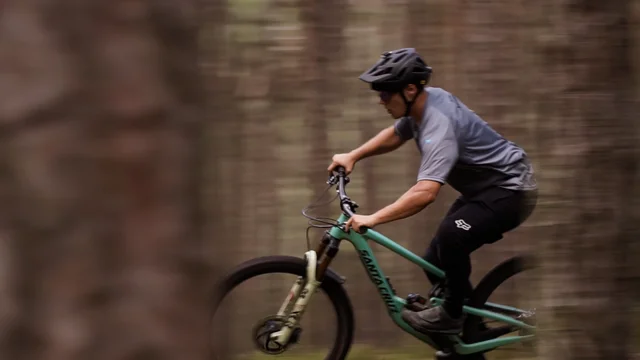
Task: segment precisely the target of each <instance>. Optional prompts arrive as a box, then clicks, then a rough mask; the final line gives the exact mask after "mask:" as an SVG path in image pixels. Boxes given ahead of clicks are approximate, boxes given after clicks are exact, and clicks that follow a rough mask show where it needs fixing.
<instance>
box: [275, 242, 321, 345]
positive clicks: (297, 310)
mask: <svg viewBox="0 0 640 360" xmlns="http://www.w3.org/2000/svg"><path fill="white" fill-rule="evenodd" d="M305 260H306V261H307V276H306V280H307V283H306V284H305V286H304V288H303V287H302V283H303V282H304V278H302V277H299V278H298V280H296V282H295V284H293V287H292V288H291V291H290V292H289V295H287V298H286V299H285V301H284V303H283V304H282V306H281V307H280V311H279V312H278V316H282V317H286V319H287V320H286V322H285V324H284V327H283V328H282V329H281V330H280V331H276V332H274V333H273V334H271V336H270V337H271V338H272V339H273V340H274V341H275V342H277V343H278V344H280V345H285V344H287V343H288V342H289V338H290V337H291V334H292V332H293V330H294V329H295V328H296V326H297V325H298V323H299V322H300V319H301V318H302V314H303V313H304V309H305V308H306V307H307V304H309V301H310V300H311V295H313V294H314V293H315V291H316V289H318V287H319V286H320V284H321V282H320V281H318V280H316V268H317V265H318V258H317V256H316V252H315V251H314V250H309V251H307V252H306V253H305ZM291 301H295V304H294V305H293V309H292V311H291V312H289V313H287V312H286V310H287V308H289V305H290V303H291Z"/></svg>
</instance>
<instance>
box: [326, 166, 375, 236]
mask: <svg viewBox="0 0 640 360" xmlns="http://www.w3.org/2000/svg"><path fill="white" fill-rule="evenodd" d="M348 183H349V177H348V176H347V174H346V171H345V169H344V167H342V166H338V167H336V169H335V170H334V171H333V174H332V175H330V176H329V180H327V184H329V185H336V184H337V185H338V197H339V198H340V208H341V209H342V211H344V213H345V214H347V215H349V217H352V216H353V215H354V214H355V209H356V208H358V204H356V202H355V201H353V200H351V199H350V198H349V196H348V195H347V193H346V190H345V187H346V186H347V184H348ZM361 230H364V231H366V230H367V228H366V227H361Z"/></svg>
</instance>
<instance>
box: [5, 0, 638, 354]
mask: <svg viewBox="0 0 640 360" xmlns="http://www.w3.org/2000/svg"><path fill="white" fill-rule="evenodd" d="M0 6H1V10H0V194H1V198H0V200H1V201H0V209H1V215H2V216H0V359H7V360H18V359H30V360H31V359H33V360H40V359H47V360H79V359H83V360H84V359H96V360H102V359H105V360H116V359H118V360H119V359H123V360H125V359H126V360H150V359H161V360H165V359H166V360H169V359H181V360H182V359H204V358H206V344H207V341H208V339H207V336H208V332H207V320H208V315H209V307H208V299H209V296H210V292H211V290H212V284H213V281H214V280H215V279H217V278H218V277H219V276H220V275H222V274H224V273H225V272H226V271H228V270H229V269H230V268H231V267H232V266H235V265H237V264H239V263H240V262H242V261H245V260H247V259H250V258H252V257H256V256H264V255H273V254H284V255H294V256H302V254H303V252H304V251H306V249H307V244H306V237H305V231H306V228H307V219H305V218H304V217H303V216H302V215H301V213H300V211H301V209H302V208H303V207H305V206H306V205H308V204H309V203H311V202H312V201H313V200H314V199H316V198H317V197H318V196H320V195H321V193H322V191H323V190H324V189H325V188H326V184H325V181H326V178H327V173H326V168H327V166H328V164H329V163H330V160H331V156H332V155H333V154H334V153H337V152H344V151H349V150H351V149H353V148H354V147H356V146H358V145H360V144H361V143H362V142H363V141H365V140H367V139H368V138H369V137H371V136H373V135H375V134H376V133H377V132H378V131H380V130H381V129H382V128H384V127H386V126H388V125H390V124H391V123H392V121H393V120H392V119H391V118H389V116H388V114H387V113H386V112H385V111H383V110H382V109H381V108H380V107H379V106H378V105H377V99H376V97H375V94H374V93H372V92H371V91H369V89H368V88H367V86H366V84H364V83H362V82H360V81H359V80H358V79H357V77H358V75H359V74H360V73H361V72H362V71H364V70H366V69H367V68H368V67H369V66H370V65H371V64H373V62H375V61H376V59H377V58H378V56H379V55H380V54H381V53H382V52H384V51H387V50H391V49H396V48H401V47H415V48H416V49H417V50H418V51H419V52H420V53H421V54H422V55H423V56H424V57H425V59H426V60H427V61H428V63H429V65H431V66H432V67H433V69H434V76H433V78H432V82H431V86H436V87H443V88H444V89H446V90H448V91H451V92H453V93H454V94H455V95H456V96H458V97H459V98H460V99H461V100H462V101H463V102H465V103H466V104H467V105H468V106H469V107H470V108H472V109H474V110H475V111H476V112H477V113H478V114H480V115H481V116H482V117H483V118H484V119H485V120H486V121H487V122H488V123H489V124H490V125H491V126H492V127H493V128H494V129H496V130H497V131H499V132H500V133H501V134H503V135H504V136H506V137H507V138H509V139H510V140H512V141H514V142H516V143H518V144H519V145H521V146H522V147H524V148H525V150H526V151H527V152H528V154H529V156H530V158H531V159H532V162H533V164H534V167H535V170H536V174H537V179H538V183H539V187H540V199H539V202H538V207H537V209H536V211H535V213H534V214H533V216H532V217H531V218H530V219H529V220H528V221H527V222H526V223H525V224H524V225H523V226H521V227H520V228H518V229H517V230H515V231H513V232H511V233H509V234H507V235H506V236H505V239H503V240H501V241H500V242H498V243H496V244H493V245H489V246H485V247H483V248H481V249H480V250H478V251H477V252H476V253H474V255H473V257H472V259H473V276H472V278H473V281H474V283H475V282H477V281H478V280H479V279H480V277H481V276H482V275H484V274H485V273H486V272H487V271H489V269H491V268H492V267H494V266H495V265H497V264H498V263H499V262H501V261H502V260H504V259H506V258H507V257H509V256H512V255H516V254H522V253H532V254H535V255H537V256H539V258H540V259H541V261H542V268H541V269H540V271H538V272H536V273H535V274H536V275H535V276H530V277H529V278H528V280H526V281H516V283H514V284H513V285H510V286H507V287H505V289H503V291H504V294H503V296H504V297H503V298H502V299H504V300H505V301H511V302H513V303H515V302H518V303H527V304H529V305H527V306H530V307H535V308H536V309H537V312H538V314H539V321H540V328H541V330H540V333H539V334H540V341H539V343H538V344H537V346H536V347H535V348H534V350H533V351H523V352H521V351H519V350H521V349H513V351H509V350H504V351H503V352H502V353H500V354H499V353H498V352H496V353H495V354H493V353H492V354H489V357H490V358H495V359H498V358H501V359H520V358H525V357H526V358H536V357H537V358H540V359H545V360H551V359H563V360H564V359H634V358H638V356H639V355H638V353H640V311H638V308H639V305H640V304H639V299H640V297H639V295H640V265H639V264H640V262H639V261H638V255H639V254H640V252H639V250H640V244H639V243H638V234H639V230H640V225H638V224H639V222H638V221H639V220H640V219H639V215H640V214H639V211H638V206H637V204H638V195H639V194H638V185H637V184H638V164H639V158H638V150H639V147H638V138H639V135H640V134H639V131H640V130H639V129H640V126H639V122H638V120H637V113H638V110H639V107H638V100H637V99H638V95H639V93H640V86H639V84H638V79H640V57H639V56H640V25H639V24H638V20H639V19H640V1H635V0H633V1H632V0H626V1H625V0H610V1H594V0H539V1H523V0H490V1H489V0H485V1H468V0H446V1H445V0H304V1H294V0H226V1H225V0H201V1H195V0H181V1H177V0H174V1H169V0H165V1H142V0H93V1H80V0H58V1H36V0H8V1H4V2H2V3H1V4H0ZM418 161H419V155H418V151H417V149H416V148H415V146H414V145H413V144H411V143H409V144H408V145H405V146H404V147H402V148H400V149H399V150H397V151H395V152H393V153H390V154H387V155H384V156H381V157H377V158H370V159H367V160H364V161H363V162H361V163H359V164H357V165H356V168H355V171H354V173H353V175H352V176H351V178H352V182H351V184H350V185H349V188H348V190H349V195H350V196H351V198H353V199H354V200H355V201H356V202H358V203H359V204H360V206H361V208H360V209H359V210H360V212H361V213H365V214H366V213H371V212H373V211H375V210H377V209H378V208H380V207H382V206H385V205H387V204H389V203H390V202H392V201H394V200H395V199H396V198H397V197H398V196H400V195H401V194H402V193H403V192H404V191H406V190H407V189H408V188H409V187H410V186H411V185H412V184H413V183H414V181H415V177H416V174H417V168H418ZM329 195H333V192H331V193H330V194H329ZM456 196H457V194H456V193H455V192H454V191H452V190H451V189H449V188H446V190H445V191H444V193H443V194H442V195H441V196H440V197H439V198H438V200H437V202H436V203H435V204H433V205H432V206H430V207H429V208H427V209H426V210H425V211H423V212H421V213H419V214H418V215H416V216H414V217H412V218H409V219H406V220H402V221H398V222H396V223H392V224H387V225H383V226H380V227H379V229H378V230H379V231H381V232H382V233H384V234H386V235H387V236H388V237H390V238H392V239H394V240H396V241H397V242H398V243H400V244H401V245H403V246H405V247H407V248H408V249H410V250H412V251H414V252H416V253H417V254H422V253H423V252H424V250H425V249H426V246H427V245H428V243H429V241H430V240H431V236H432V234H433V232H434V231H435V228H436V226H437V224H438V223H439V221H440V219H441V218H442V216H443V215H444V213H445V212H446V210H447V208H448V206H449V205H450V204H451V203H452V202H453V200H454V199H455V197H456ZM325 199H328V197H326V198H325ZM322 213H323V214H324V215H328V216H337V215H338V214H339V210H338V205H337V203H336V202H334V203H332V204H330V205H329V206H327V207H325V208H323V209H322ZM321 234H322V232H321V231H318V230H312V231H310V239H311V243H312V245H315V244H316V243H317V241H318V240H319V238H320V236H321ZM374 249H375V250H376V256H377V257H378V260H379V262H380V265H381V266H382V268H383V269H384V271H385V272H386V273H385V275H387V276H389V277H390V278H391V281H392V283H393V285H394V287H395V288H396V290H398V292H399V293H400V294H407V293H409V292H421V293H423V294H425V293H426V292H427V291H428V284H427V283H426V279H425V277H424V274H422V272H421V271H420V270H419V269H418V268H417V267H415V266H413V265H411V264H410V263H409V262H406V261H404V260H403V259H401V258H400V257H397V256H395V255H393V254H392V253H390V252H388V251H386V250H384V249H383V248H381V247H378V246H374ZM333 267H334V269H335V270H336V271H337V272H339V273H340V274H341V275H343V276H345V277H346V279H347V282H346V284H345V286H346V288H347V290H348V292H349V294H350V296H351V300H352V302H353V304H354V307H355V310H356V312H355V313H356V324H357V332H356V337H355V343H356V344H355V345H354V350H353V355H352V358H353V359H398V360H399V359H404V360H406V359H423V358H424V359H427V358H431V357H432V352H431V350H430V349H428V348H427V347H426V346H424V345H421V344H419V343H418V342H417V341H416V340H415V339H412V338H411V337H410V336H409V335H407V334H405V333H403V332H401V330H400V329H398V328H397V327H395V325H393V323H392V322H391V320H390V319H389V318H388V317H387V315H386V312H385V308H384V304H383V303H382V302H381V301H380V299H379V295H378V294H377V293H376V291H375V288H374V287H373V286H372V285H371V283H370V281H369V279H368V277H367V275H366V273H365V272H364V270H363V269H362V266H361V264H360V262H359V260H358V258H357V256H356V254H355V253H354V252H353V249H352V248H350V246H349V245H348V244H343V246H342V247H341V250H340V253H339V255H338V257H337V260H336V261H335V262H334V264H333ZM523 279H524V278H523ZM258 285H259V286H254V287H252V288H250V289H248V290H246V291H247V292H246V293H244V295H242V296H240V297H239V300H243V302H237V303H234V304H232V305H231V308H230V309H231V312H229V313H227V315H228V316H229V318H228V319H227V322H226V323H224V324H223V325H222V326H224V328H225V331H226V334H227V336H228V338H226V340H225V342H226V345H227V346H225V347H224V348H222V347H221V348H218V349H217V350H218V351H219V353H220V354H223V351H224V352H227V353H225V354H226V355H225V354H223V355H222V356H223V358H225V357H226V358H228V359H236V358H238V359H239V358H240V357H234V356H235V355H231V354H230V352H231V351H232V350H233V351H239V350H238V349H240V350H244V351H243V353H251V352H252V351H253V349H252V348H251V346H250V345H251V344H250V341H249V342H247V341H246V340H247V338H248V335H247V334H245V333H241V332H239V331H235V330H234V329H236V328H238V329H239V328H240V327H241V326H245V327H247V326H248V327H251V326H253V325H254V323H255V321H256V320H257V319H256V318H255V317H254V316H252V315H253V313H254V312H256V311H258V310H265V309H267V308H269V309H271V311H274V310H277V307H278V306H279V304H280V301H281V299H282V298H283V297H284V295H285V294H286V291H287V289H288V286H289V283H287V285H286V286H284V285H283V287H282V288H283V289H284V292H282V291H280V292H270V290H273V289H274V287H273V286H274V285H273V284H272V283H268V282H263V283H258ZM523 289H524V290H523ZM531 289H535V291H530V290H531ZM525 290H529V291H527V292H526V296H522V295H523V294H525V292H523V291H525ZM519 295H520V296H519ZM267 300H268V301H267ZM523 306H524V305H523ZM272 307H275V309H272ZM325 309H327V310H328V309H329V308H325ZM320 311H322V310H320ZM309 314H310V315H309V321H310V323H311V324H316V326H315V327H314V328H313V329H311V330H306V332H305V333H304V334H316V335H315V336H313V335H309V336H307V338H306V340H307V343H308V347H307V348H305V349H306V350H304V351H308V352H303V353H301V355H297V357H289V358H287V359H302V358H305V359H306V358H308V359H315V358H317V359H321V358H322V357H321V356H320V357H313V356H315V355H313V354H315V352H316V351H320V350H321V349H322V348H321V346H315V343H314V341H315V340H317V341H318V342H320V340H323V339H324V338H323V337H322V336H321V335H322V334H325V335H326V334H327V333H328V334H330V333H331V330H330V329H329V328H326V330H325V328H324V325H323V323H322V322H323V321H325V320H326V319H325V316H324V315H323V314H322V313H321V312H320V313H315V314H314V313H309ZM231 319H232V320H231ZM327 326H328V325H327ZM236 333H237V336H238V337H236ZM304 334H303V339H304V337H305V335H304ZM232 335H233V336H232ZM325 337H326V336H325ZM241 344H248V345H247V346H245V345H241ZM243 356H246V357H244V359H258V358H259V357H257V355H253V354H248V355H247V354H245V355H243Z"/></svg>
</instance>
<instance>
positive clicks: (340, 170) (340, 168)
mask: <svg viewBox="0 0 640 360" xmlns="http://www.w3.org/2000/svg"><path fill="white" fill-rule="evenodd" d="M335 171H336V172H338V175H340V176H346V175H347V170H346V169H345V168H344V166H342V165H338V166H336V168H335Z"/></svg>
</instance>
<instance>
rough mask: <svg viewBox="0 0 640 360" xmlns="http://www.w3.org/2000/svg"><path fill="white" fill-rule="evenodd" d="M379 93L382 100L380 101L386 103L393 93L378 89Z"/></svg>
mask: <svg viewBox="0 0 640 360" xmlns="http://www.w3.org/2000/svg"><path fill="white" fill-rule="evenodd" d="M379 95H380V100H382V102H384V103H388V102H389V100H391V97H392V96H393V93H392V92H390V91H380V93H379Z"/></svg>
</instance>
